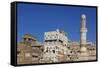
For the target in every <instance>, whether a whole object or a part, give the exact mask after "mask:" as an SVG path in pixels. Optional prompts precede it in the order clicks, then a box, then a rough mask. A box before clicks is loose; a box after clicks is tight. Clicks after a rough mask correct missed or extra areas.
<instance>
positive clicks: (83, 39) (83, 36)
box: [80, 14, 87, 46]
mask: <svg viewBox="0 0 100 68" xmlns="http://www.w3.org/2000/svg"><path fill="white" fill-rule="evenodd" d="M81 21H82V25H81V30H80V44H81V46H82V45H85V44H86V33H87V28H86V15H85V14H82V15H81Z"/></svg>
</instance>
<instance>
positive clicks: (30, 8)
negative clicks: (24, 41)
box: [17, 3, 96, 42]
mask: <svg viewBox="0 0 100 68" xmlns="http://www.w3.org/2000/svg"><path fill="white" fill-rule="evenodd" d="M17 6H18V7H17V23H18V24H17V30H18V31H17V41H21V38H22V36H23V35H24V34H26V33H29V34H32V35H34V36H36V37H37V38H38V40H39V41H40V42H43V39H44V32H46V31H55V30H56V29H62V30H64V31H65V32H67V33H68V39H70V40H72V41H79V40H80V27H81V15H82V14H85V15H86V17H87V22H86V27H87V30H88V32H87V39H88V40H89V41H92V42H95V41H96V8H89V7H76V6H50V5H37V4H23V3H19V4H18V5H17Z"/></svg>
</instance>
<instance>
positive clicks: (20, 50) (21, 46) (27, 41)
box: [17, 34, 43, 64]
mask: <svg viewBox="0 0 100 68" xmlns="http://www.w3.org/2000/svg"><path fill="white" fill-rule="evenodd" d="M42 53H43V45H42V44H38V41H37V39H36V37H34V36H32V35H30V34H25V35H24V36H23V38H22V41H21V42H19V43H18V46H17V63H18V64H32V63H40V59H41V58H42Z"/></svg>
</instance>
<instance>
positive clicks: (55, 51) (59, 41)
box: [44, 29, 68, 62]
mask: <svg viewBox="0 0 100 68" xmlns="http://www.w3.org/2000/svg"><path fill="white" fill-rule="evenodd" d="M67 44H68V38H67V36H66V33H65V32H64V31H60V30H59V29H57V30H56V31H50V32H45V34H44V59H45V60H48V61H49V62H59V61H63V58H66V57H65V55H66V53H67V51H68V50H67ZM64 54H65V55H64ZM61 58H62V60H60V59H61ZM58 60H59V61H58ZM48 61H47V62H48Z"/></svg>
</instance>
